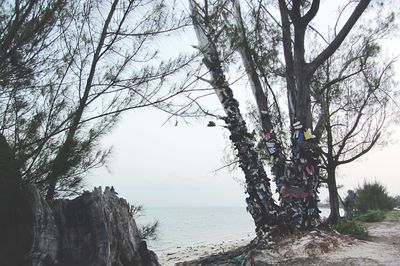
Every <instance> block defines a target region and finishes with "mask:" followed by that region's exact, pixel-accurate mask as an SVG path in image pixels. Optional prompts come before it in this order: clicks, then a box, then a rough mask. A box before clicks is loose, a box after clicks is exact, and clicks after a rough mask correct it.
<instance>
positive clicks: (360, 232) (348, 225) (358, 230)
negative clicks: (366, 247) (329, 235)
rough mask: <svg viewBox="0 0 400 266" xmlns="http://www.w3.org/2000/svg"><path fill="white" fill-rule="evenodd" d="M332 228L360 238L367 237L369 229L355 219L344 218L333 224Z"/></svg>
mask: <svg viewBox="0 0 400 266" xmlns="http://www.w3.org/2000/svg"><path fill="white" fill-rule="evenodd" d="M332 228H333V229H335V230H336V231H338V232H339V233H341V234H345V235H349V236H352V237H355V238H358V239H364V240H365V239H367V238H368V230H367V229H366V228H365V227H364V226H363V225H362V224H360V223H359V222H357V221H355V220H343V221H340V222H339V223H337V224H334V225H332Z"/></svg>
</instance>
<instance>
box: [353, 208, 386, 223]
mask: <svg viewBox="0 0 400 266" xmlns="http://www.w3.org/2000/svg"><path fill="white" fill-rule="evenodd" d="M385 217H386V215H385V212H383V211H380V210H368V211H367V212H365V213H361V214H360V215H358V216H357V217H356V219H357V220H358V221H361V222H366V223H374V222H381V221H383V220H385Z"/></svg>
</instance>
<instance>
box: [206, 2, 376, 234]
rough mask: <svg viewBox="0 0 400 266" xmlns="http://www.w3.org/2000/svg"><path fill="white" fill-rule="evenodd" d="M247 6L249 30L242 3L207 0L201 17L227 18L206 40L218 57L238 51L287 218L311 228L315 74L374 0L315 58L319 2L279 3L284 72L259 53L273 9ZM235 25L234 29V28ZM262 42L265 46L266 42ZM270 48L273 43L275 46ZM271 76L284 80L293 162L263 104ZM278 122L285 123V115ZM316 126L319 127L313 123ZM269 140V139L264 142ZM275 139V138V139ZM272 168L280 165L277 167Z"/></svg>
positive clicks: (315, 182)
mask: <svg viewBox="0 0 400 266" xmlns="http://www.w3.org/2000/svg"><path fill="white" fill-rule="evenodd" d="M248 3H249V5H250V6H251V7H254V8H253V9H252V8H250V9H251V14H252V16H253V17H252V19H253V20H252V24H251V23H250V24H251V25H252V29H250V30H247V29H246V24H245V22H244V20H243V19H242V16H241V10H240V6H239V4H238V1H235V5H234V8H229V5H226V4H227V3H225V2H223V1H219V2H218V1H217V2H213V3H209V2H208V1H205V2H204V5H203V6H202V7H201V8H200V7H199V9H200V10H202V12H203V13H204V10H208V8H209V9H211V8H213V9H218V8H219V9H221V10H224V11H221V12H220V14H219V15H220V16H222V17H223V19H224V22H223V23H221V22H219V23H220V24H221V27H214V28H211V27H209V28H207V29H206V30H204V29H203V31H204V32H208V33H209V32H213V33H214V36H215V37H213V38H208V41H209V43H212V42H213V43H214V44H213V45H216V46H219V47H216V48H215V50H217V51H218V49H220V50H219V54H220V55H228V54H230V53H232V50H234V48H237V49H238V51H239V54H240V55H241V58H242V62H243V65H244V68H245V71H246V73H247V76H248V80H249V82H250V86H251V88H252V89H253V93H254V95H255V102H256V105H257V110H258V114H259V122H260V125H261V126H260V128H261V129H262V132H261V136H262V137H261V138H260V139H262V140H263V141H264V142H266V143H265V144H266V146H267V150H268V147H269V148H272V149H271V150H270V151H269V152H268V153H269V157H270V158H271V157H272V160H271V161H272V166H273V167H272V172H273V174H274V175H275V181H276V182H277V183H278V188H280V189H278V190H279V192H280V194H281V199H282V203H281V204H282V206H283V209H284V210H285V211H286V215H287V216H286V218H287V219H288V220H289V221H290V222H291V223H292V226H294V227H297V228H307V227H313V226H315V225H316V224H317V221H318V219H319V214H318V208H317V201H318V195H317V193H318V187H319V182H320V179H319V176H320V170H319V163H320V162H319V156H320V155H321V148H320V146H319V144H318V139H317V136H319V134H320V130H321V122H319V121H320V117H318V116H317V117H315V116H314V115H313V112H312V111H313V109H312V107H313V104H312V103H313V101H315V98H314V97H316V96H315V95H314V94H313V93H314V91H313V84H314V81H315V79H316V76H317V75H318V72H317V71H318V70H319V69H320V68H321V67H322V66H323V65H324V64H325V63H326V62H327V61H328V60H329V59H330V58H331V56H332V55H333V54H334V53H335V52H336V51H337V50H338V49H339V48H340V46H341V45H342V44H343V42H344V41H345V39H346V37H347V36H348V34H349V33H350V31H351V30H352V29H353V27H354V26H355V24H356V22H357V21H358V20H359V18H360V17H361V15H362V14H363V12H364V11H365V9H366V8H367V6H368V5H369V3H370V1H369V0H361V1H359V2H358V3H357V4H356V5H355V7H354V9H353V10H352V12H351V14H350V16H349V18H348V19H347V20H346V21H345V23H344V24H343V26H342V28H341V29H340V30H339V31H338V34H337V35H335V36H334V38H333V40H332V41H331V42H329V43H327V45H326V47H324V48H323V49H322V50H321V51H319V52H317V54H316V55H315V56H313V55H312V54H311V52H315V50H313V49H309V50H310V51H307V46H306V37H307V33H308V32H310V31H309V29H311V32H312V33H313V32H314V30H313V29H314V28H313V26H312V25H311V24H310V23H311V22H312V20H313V19H314V17H315V16H316V15H317V13H318V10H319V5H320V1H318V0H315V1H309V2H305V1H296V0H294V1H284V0H282V1H279V10H278V12H279V14H280V18H281V22H280V23H279V22H278V20H275V23H277V24H279V27H280V29H281V33H282V38H281V45H282V48H283V49H282V50H283V58H284V62H283V64H282V66H283V70H284V71H282V69H279V68H276V69H273V68H271V67H270V66H269V64H268V63H269V62H272V60H270V58H268V57H266V56H263V50H262V49H260V45H257V44H258V43H260V42H258V41H259V40H265V39H268V37H265V36H268V33H269V31H268V30H272V32H273V33H272V34H273V35H274V28H271V27H268V26H269V25H270V22H269V21H267V20H266V18H267V17H272V15H271V14H272V13H274V11H273V7H271V6H266V4H264V3H262V2H261V1H249V2H248ZM218 6H219V7H218ZM223 6H225V7H223ZM260 14H263V15H260ZM216 16H218V14H216V13H213V14H212V15H210V17H212V18H214V17H216ZM232 17H234V19H232ZM273 19H274V18H273ZM232 20H233V21H234V22H232ZM202 22H203V24H205V25H207V23H208V22H207V17H203V21H202ZM222 25H223V26H222ZM232 25H235V26H234V27H232ZM224 27H225V28H224ZM226 31H227V32H229V33H228V35H229V36H232V38H231V41H230V44H231V46H233V47H230V46H229V45H226V44H221V43H222V42H223V41H221V39H224V38H223V37H222V36H224V34H226V33H224V32H226ZM274 36H275V35H274ZM217 37H218V38H219V39H218V38H217ZM199 39H200V38H199ZM204 39H205V38H204ZM210 39H211V40H210ZM271 39H272V37H271ZM224 40H225V39H224ZM232 43H233V44H232ZM261 43H262V44H263V45H265V42H261ZM272 44H273V45H274V43H273V42H272ZM235 45H236V46H235ZM267 50H268V49H267ZM264 51H265V49H264ZM269 51H275V46H272V48H270V49H269V50H268V52H269ZM268 52H267V53H268ZM271 54H273V53H271ZM222 58H224V57H222ZM309 58H310V59H309ZM224 59H225V58H224ZM220 60H221V59H220ZM268 60H269V61H268ZM224 63H225V62H224ZM208 69H209V70H210V72H211V73H212V70H211V68H210V67H208ZM279 70H281V71H279ZM268 74H269V75H268ZM273 74H275V75H283V76H284V77H285V81H286V82H285V83H286V84H285V87H286V91H287V103H288V115H289V121H290V122H289V125H290V137H291V148H290V149H291V158H290V160H287V159H285V156H284V152H283V151H282V152H280V151H281V147H282V148H283V147H285V143H282V142H281V140H278V139H277V138H276V137H275V135H274V134H273V133H275V132H273V131H272V130H273V129H276V128H278V126H279V124H278V123H277V122H276V121H274V120H273V119H272V117H273V112H271V110H268V109H269V107H270V104H269V103H268V101H266V100H265V98H266V97H267V96H268V93H267V91H268V90H270V89H269V88H270V85H271V84H270V83H269V80H268V77H270V76H272V75H273ZM261 80H262V81H263V83H264V84H262V82H261ZM270 91H271V94H270V95H272V96H273V93H272V92H273V90H270ZM317 96H318V95H317ZM272 98H273V97H272ZM275 102H276V101H275ZM280 118H281V119H282V116H281V117H280ZM315 122H316V123H315ZM314 123H315V125H313V124H314ZM282 124H284V123H282ZM322 130H323V128H322ZM265 136H266V138H267V139H266V140H265V139H264V138H265ZM271 136H273V138H272V139H271ZM271 151H272V152H271ZM274 151H278V153H277V154H274ZM239 156H240V155H239ZM239 161H240V158H239ZM274 166H279V167H275V168H274ZM278 220H279V219H278Z"/></svg>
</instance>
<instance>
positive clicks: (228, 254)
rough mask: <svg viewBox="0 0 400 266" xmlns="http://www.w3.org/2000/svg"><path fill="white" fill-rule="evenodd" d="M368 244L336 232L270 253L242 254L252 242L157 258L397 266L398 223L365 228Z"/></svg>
mask: <svg viewBox="0 0 400 266" xmlns="http://www.w3.org/2000/svg"><path fill="white" fill-rule="evenodd" d="M364 225H365V226H366V227H367V228H368V230H369V234H370V238H369V239H368V241H366V240H357V239H353V238H350V237H348V236H344V235H341V234H339V233H337V232H335V231H329V232H328V231H323V230H321V231H313V232H310V233H307V234H303V235H296V236H289V237H286V238H284V239H281V240H280V241H278V242H277V243H276V245H275V246H274V248H273V249H265V250H259V249H256V250H250V251H247V252H243V250H244V248H245V246H246V245H247V244H249V243H250V241H251V238H247V239H246V238H242V239H239V240H237V241H230V242H223V243H219V244H214V245H203V246H198V247H188V248H185V249H183V250H181V251H178V252H175V253H169V254H166V255H165V256H162V257H160V258H159V260H160V263H161V265H241V264H242V263H243V262H246V263H245V264H244V265H400V221H399V220H398V219H396V220H388V219H386V220H385V221H383V222H378V223H366V224H364Z"/></svg>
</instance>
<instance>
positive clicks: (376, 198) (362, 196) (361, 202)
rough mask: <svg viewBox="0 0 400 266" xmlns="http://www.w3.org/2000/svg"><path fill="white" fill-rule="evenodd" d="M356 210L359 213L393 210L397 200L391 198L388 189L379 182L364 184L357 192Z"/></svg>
mask: <svg viewBox="0 0 400 266" xmlns="http://www.w3.org/2000/svg"><path fill="white" fill-rule="evenodd" d="M356 194H357V197H356V200H355V208H356V210H357V211H358V212H359V213H364V212H366V211H368V210H392V209H393V208H394V207H395V200H394V198H393V197H390V196H389V195H388V193H387V191H386V188H385V187H384V186H383V185H381V184H379V183H378V182H377V181H375V182H373V183H367V182H364V185H363V186H362V187H359V188H357V190H356Z"/></svg>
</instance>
